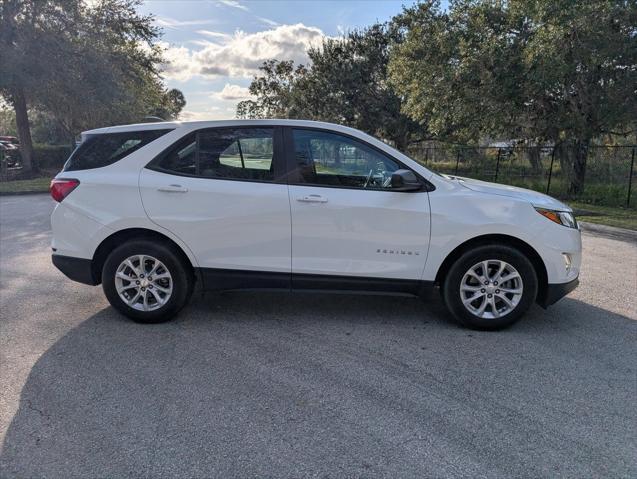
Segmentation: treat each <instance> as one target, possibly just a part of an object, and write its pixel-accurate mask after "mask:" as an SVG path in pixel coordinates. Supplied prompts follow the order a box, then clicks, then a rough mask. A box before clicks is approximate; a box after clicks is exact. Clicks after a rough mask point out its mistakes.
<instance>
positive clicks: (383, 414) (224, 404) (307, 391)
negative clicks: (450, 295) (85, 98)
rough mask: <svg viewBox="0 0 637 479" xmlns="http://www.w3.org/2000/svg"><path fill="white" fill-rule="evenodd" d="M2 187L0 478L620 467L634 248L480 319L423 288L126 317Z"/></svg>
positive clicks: (620, 247) (614, 470) (224, 303)
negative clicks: (415, 294)
mask: <svg viewBox="0 0 637 479" xmlns="http://www.w3.org/2000/svg"><path fill="white" fill-rule="evenodd" d="M52 208H53V202H52V200H51V199H50V198H49V197H48V196H46V195H33V196H17V197H3V198H0V234H1V236H0V313H1V319H0V380H1V384H0V442H1V443H2V451H1V454H0V477H2V478H8V477H16V478H18V477H20V478H23V477H65V478H66V477H79V476H81V477H122V476H131V477H139V476H144V477H173V476H177V477H232V476H239V477H273V476H276V477H306V476H320V477H338V478H340V477H378V476H386V477H443V476H445V477H461V476H465V477H486V476H488V477H631V476H632V477H635V476H636V475H637V455H636V454H635V451H636V450H637V449H636V448H637V432H636V428H635V424H636V423H637V401H636V400H635V397H636V395H637V353H636V351H637V347H636V346H637V321H636V320H637V299H636V297H637V243H636V242H635V238H634V236H631V235H622V236H614V235H612V234H609V233H607V232H602V233H601V234H600V233H594V234H592V233H585V234H584V266H583V271H582V274H581V282H582V283H581V286H580V288H578V289H577V290H576V291H575V292H573V293H572V294H571V295H569V296H568V297H567V298H565V299H564V300H562V301H560V302H559V303H558V304H556V305H555V306H553V307H552V308H550V309H548V310H547V311H544V310H542V309H541V308H539V307H534V308H533V309H532V310H531V312H530V314H528V315H527V317H526V318H525V319H524V320H523V321H522V322H520V323H519V324H517V325H516V326H514V327H513V328H511V329H509V330H506V331H503V332H498V333H483V332H476V331H469V330H465V329H461V328H459V327H458V326H456V325H455V324H454V323H452V322H451V320H450V319H449V317H448V315H447V313H446V312H445V310H444V308H443V307H442V305H441V304H440V301H439V300H438V298H437V297H436V296H434V297H432V298H431V299H430V301H428V302H426V303H425V302H423V301H421V300H418V299H415V298H414V299H411V298H403V297H384V296H379V297H373V296H346V295H328V294H323V295H306V294H292V295H291V294H284V293H254V292H251V293H248V292H246V293H226V294H215V295H207V296H205V297H203V298H202V297H201V296H198V297H195V298H193V299H194V300H193V302H192V304H191V305H190V306H188V307H187V308H186V309H185V310H184V311H183V312H182V314H181V315H180V316H179V318H178V320H176V321H174V322H171V323H166V324H161V325H149V326H144V325H139V324H135V323H132V322H129V321H127V320H125V319H124V318H122V317H121V316H120V315H118V314H117V313H116V312H115V311H114V310H113V309H112V308H110V306H109V305H108V303H107V302H106V300H105V299H104V297H103V295H102V291H101V288H100V287H90V286H84V285H80V284H77V283H73V282H71V281H69V280H67V279H66V278H65V277H63V275H62V274H61V273H59V272H58V271H57V270H55V269H54V267H53V266H52V265H51V261H50V248H49V241H50V226H49V215H50V213H51V210H52Z"/></svg>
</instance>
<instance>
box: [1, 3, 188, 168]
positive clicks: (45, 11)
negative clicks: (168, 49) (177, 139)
mask: <svg viewBox="0 0 637 479" xmlns="http://www.w3.org/2000/svg"><path fill="white" fill-rule="evenodd" d="M139 3H140V2H139V0H101V1H98V2H96V3H95V4H91V5H93V6H89V4H88V3H87V2H84V1H82V0H3V2H2V3H0V54H1V55H2V57H1V58H0V93H1V94H2V96H3V97H4V98H5V99H6V100H7V102H8V103H10V104H12V105H13V106H14V107H15V108H16V113H17V114H18V113H20V114H18V128H17V130H18V133H19V134H20V136H21V138H20V139H21V143H22V145H23V149H24V150H25V153H28V151H27V150H30V149H31V141H30V138H28V137H29V136H30V133H29V125H28V123H27V122H26V115H27V111H26V109H27V107H29V108H30V109H31V112H33V111H38V112H46V113H47V114H48V115H49V116H53V117H54V123H55V124H56V126H57V127H61V128H62V129H63V130H64V131H65V133H66V135H65V136H66V138H67V141H68V142H69V143H70V140H71V139H72V138H73V137H75V136H76V135H77V134H78V133H79V132H80V131H82V130H86V129H90V128H94V127H98V126H106V125H111V124H117V123H129V122H135V121H140V120H141V119H142V118H143V117H144V116H146V115H152V114H157V113H158V112H159V113H161V114H162V115H163V116H164V117H168V118H172V117H175V116H176V115H178V113H179V111H180V110H181V109H182V108H183V106H184V104H185V101H184V98H183V95H182V94H181V92H179V91H177V90H171V91H166V89H165V87H164V85H163V83H162V81H161V78H160V76H159V65H160V64H161V61H162V52H161V49H160V47H159V46H158V45H157V44H156V40H157V39H158V37H159V33H160V32H159V30H158V29H157V28H156V27H155V26H153V24H152V17H150V16H143V15H140V14H138V13H137V11H136V7H137V6H138V5H139ZM21 118H22V119H21ZM49 119H50V118H49ZM28 156H31V155H30V153H29V154H28ZM25 166H26V165H25Z"/></svg>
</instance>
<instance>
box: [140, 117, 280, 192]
mask: <svg viewBox="0 0 637 479" xmlns="http://www.w3.org/2000/svg"><path fill="white" fill-rule="evenodd" d="M214 130H272V165H273V166H272V172H273V178H272V179H271V180H256V179H247V178H222V177H215V176H201V175H199V150H200V148H199V138H200V136H201V133H203V132H207V131H214ZM282 130H283V129H282V127H281V126H279V125H263V126H256V125H239V126H214V127H208V128H200V129H198V130H192V131H189V132H187V133H185V134H184V135H182V136H180V137H179V138H177V139H176V140H175V141H173V142H172V143H171V144H170V145H168V146H167V147H166V148H165V149H163V150H162V151H161V152H160V153H159V154H158V155H156V156H155V157H154V158H153V159H152V160H150V161H149V162H148V163H147V164H146V166H145V167H144V168H147V169H149V170H153V171H157V172H159V173H165V174H168V175H174V176H183V177H186V178H197V179H200V180H214V181H241V182H244V183H268V184H287V173H286V163H285V151H284V147H283V131H282ZM192 134H194V135H195V141H196V143H197V146H196V150H195V168H196V173H195V174H194V175H192V174H189V173H180V172H177V171H173V170H168V169H166V168H162V167H161V166H159V163H161V161H162V160H163V159H164V158H165V156H166V155H167V154H169V153H171V152H172V151H173V148H174V146H175V145H176V144H177V143H178V142H180V141H182V140H183V139H184V138H186V137H187V136H189V135H192Z"/></svg>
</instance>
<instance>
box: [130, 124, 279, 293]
mask: <svg viewBox="0 0 637 479" xmlns="http://www.w3.org/2000/svg"><path fill="white" fill-rule="evenodd" d="M280 136H281V135H280V131H279V130H278V129H276V128H271V127H268V128H211V129H206V130H200V131H197V132H193V133H191V134H188V135H186V136H185V137H183V138H182V139H181V140H179V141H177V142H176V143H175V144H174V145H173V146H172V147H171V148H169V149H168V150H167V151H165V152H164V153H162V154H161V155H160V156H159V157H158V158H157V159H156V160H154V161H153V162H151V164H150V165H149V166H148V167H146V168H145V169H144V170H143V171H142V173H141V175H140V183H139V184H140V191H141V195H142V201H143V204H144V208H145V210H146V212H147V214H148V216H149V217H150V219H151V220H152V221H153V222H155V223H156V224H158V225H160V226H161V227H163V228H166V229H168V230H170V231H171V232H172V233H173V234H175V235H176V236H178V237H179V238H180V239H181V240H182V241H183V242H185V243H186V244H187V245H188V247H189V248H190V249H191V250H192V251H193V254H194V255H195V257H196V259H197V261H198V263H199V266H200V267H201V268H202V269H203V270H204V272H205V273H207V275H208V277H209V278H212V279H213V280H218V281H220V282H224V281H225V280H224V277H223V276H224V274H225V273H228V274H225V276H227V278H225V279H227V281H225V287H226V288H227V287H228V286H231V285H230V284H229V281H232V279H233V278H234V280H236V281H237V286H239V285H242V286H243V285H246V284H248V285H249V284H250V283H249V282H248V283H246V277H245V276H246V275H248V273H254V275H259V274H263V273H264V272H271V273H276V274H275V275H272V276H269V277H267V276H266V277H265V278H266V280H267V281H268V282H269V284H268V285H269V286H272V287H286V286H289V274H290V248H291V239H290V204H289V197H288V186H287V184H286V183H285V181H284V180H280V178H281V177H282V176H283V175H282V172H283V171H284V169H285V168H284V165H283V164H282V155H281V154H280V153H279V151H280V149H281V145H280V144H281V140H280ZM238 273H242V274H240V275H239V276H237V274H238ZM279 273H281V274H279ZM255 277H256V276H255ZM206 283H207V284H206V287H207V288H208V287H210V284H209V283H210V281H206ZM255 286H256V284H255Z"/></svg>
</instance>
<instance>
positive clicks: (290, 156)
mask: <svg viewBox="0 0 637 479" xmlns="http://www.w3.org/2000/svg"><path fill="white" fill-rule="evenodd" d="M293 130H305V131H315V132H319V133H331V134H332V135H336V136H339V135H340V136H343V137H345V138H348V139H350V140H353V141H356V142H358V143H362V144H363V145H365V146H366V147H367V148H370V149H371V150H373V151H375V152H377V153H379V154H381V155H383V156H385V157H387V158H389V159H390V160H392V161H394V162H396V163H397V164H398V165H399V166H400V169H405V170H409V171H411V172H413V173H414V175H416V178H418V180H419V181H420V182H421V183H422V188H421V189H419V190H411V191H397V190H392V189H391V188H375V189H366V188H359V187H354V186H342V185H325V184H320V183H307V182H304V181H302V180H301V178H302V176H301V173H300V168H299V166H298V164H297V162H296V150H295V148H294V131H293ZM283 139H284V143H285V157H286V166H287V170H288V175H287V177H288V184H289V185H290V186H310V187H313V188H338V189H343V190H356V191H383V192H389V193H423V192H430V191H433V190H435V189H436V188H435V186H434V185H433V184H432V183H431V182H430V181H428V180H427V179H425V178H424V177H423V176H422V175H421V174H420V173H418V172H417V171H414V170H413V169H412V168H410V167H409V166H407V165H405V164H404V163H403V162H402V161H400V160H399V159H397V158H396V157H394V156H393V155H390V154H389V153H387V152H385V151H383V150H381V149H380V148H378V147H377V146H375V145H372V144H370V143H369V142H367V141H365V140H363V139H361V138H358V137H356V136H354V135H350V134H347V133H343V132H340V131H335V130H330V129H329V128H318V127H316V128H315V127H308V126H285V127H284V128H283Z"/></svg>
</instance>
